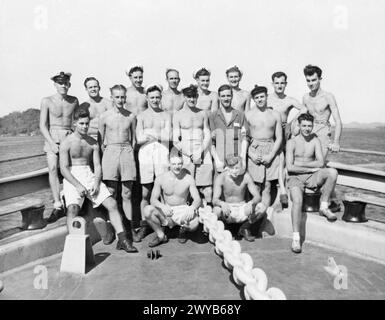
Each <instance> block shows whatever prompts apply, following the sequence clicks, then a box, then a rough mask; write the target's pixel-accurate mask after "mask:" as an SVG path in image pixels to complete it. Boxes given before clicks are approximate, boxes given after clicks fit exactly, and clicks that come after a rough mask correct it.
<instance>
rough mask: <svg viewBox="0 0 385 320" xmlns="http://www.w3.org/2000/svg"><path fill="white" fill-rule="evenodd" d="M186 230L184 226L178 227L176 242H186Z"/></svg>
mask: <svg viewBox="0 0 385 320" xmlns="http://www.w3.org/2000/svg"><path fill="white" fill-rule="evenodd" d="M187 240H188V239H187V231H186V230H185V228H183V227H180V229H179V234H178V242H179V243H186V242H187Z"/></svg>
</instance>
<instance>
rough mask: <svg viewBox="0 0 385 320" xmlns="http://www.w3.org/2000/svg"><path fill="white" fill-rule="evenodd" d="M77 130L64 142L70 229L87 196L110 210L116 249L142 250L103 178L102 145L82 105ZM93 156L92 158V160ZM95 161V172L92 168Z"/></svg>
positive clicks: (62, 155) (76, 117)
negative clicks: (91, 133)
mask: <svg viewBox="0 0 385 320" xmlns="http://www.w3.org/2000/svg"><path fill="white" fill-rule="evenodd" d="M74 121H75V122H74V125H75V132H74V133H73V134H71V135H69V136H68V137H67V138H66V139H65V140H64V141H63V142H62V144H61V145H60V157H59V158H60V168H61V172H62V175H63V177H64V180H63V192H64V197H65V200H66V205H67V226H68V229H69V228H70V226H71V224H72V220H73V218H75V217H76V216H77V215H78V214H79V211H80V208H81V207H82V205H83V202H84V198H85V197H87V198H88V199H89V200H90V201H91V202H92V204H93V207H94V208H96V207H98V206H100V205H103V206H104V207H105V208H106V209H107V210H108V213H109V217H110V221H111V224H112V225H113V226H114V228H115V230H116V232H117V236H118V239H119V241H118V243H117V245H116V249H118V250H125V251H126V252H138V250H137V249H136V248H135V247H134V246H132V242H131V241H130V240H128V238H127V235H126V232H125V230H124V228H123V224H122V220H121V217H120V214H119V211H118V206H117V203H116V201H115V199H114V198H113V197H112V196H111V194H110V192H109V191H108V189H107V187H106V186H105V185H104V183H102V182H101V179H102V169H101V164H100V154H99V146H98V143H97V142H96V140H95V139H93V138H91V137H90V136H89V135H87V131H88V127H89V124H90V114H89V112H88V110H85V109H83V108H79V109H77V110H76V111H75V114H74ZM91 159H92V160H91ZM92 164H93V167H94V172H92V171H91V165H92Z"/></svg>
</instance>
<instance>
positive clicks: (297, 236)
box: [293, 232, 300, 241]
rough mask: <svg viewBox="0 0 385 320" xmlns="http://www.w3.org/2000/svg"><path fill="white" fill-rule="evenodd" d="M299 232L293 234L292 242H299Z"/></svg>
mask: <svg viewBox="0 0 385 320" xmlns="http://www.w3.org/2000/svg"><path fill="white" fill-rule="evenodd" d="M299 239H300V237H299V232H293V240H298V241H299Z"/></svg>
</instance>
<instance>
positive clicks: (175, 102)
mask: <svg viewBox="0 0 385 320" xmlns="http://www.w3.org/2000/svg"><path fill="white" fill-rule="evenodd" d="M166 80H167V82H168V89H167V90H165V91H163V94H162V109H163V110H165V111H168V112H170V113H171V114H172V113H174V112H176V111H178V110H180V109H182V107H183V103H184V98H183V94H182V92H180V91H179V90H178V85H179V82H180V78H179V71H177V70H175V69H167V70H166Z"/></svg>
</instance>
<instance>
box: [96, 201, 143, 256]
mask: <svg viewBox="0 0 385 320" xmlns="http://www.w3.org/2000/svg"><path fill="white" fill-rule="evenodd" d="M102 205H103V206H104V207H105V208H106V209H107V210H108V215H109V217H110V221H111V224H112V225H113V227H114V228H115V230H116V233H117V235H118V239H119V241H118V243H117V245H116V248H117V249H118V250H121V249H123V250H125V251H126V252H138V249H137V248H135V247H134V246H133V245H132V242H131V241H130V240H129V238H128V237H127V234H126V232H125V230H124V227H123V223H122V218H121V216H120V213H119V209H118V205H117V203H116V200H115V199H114V198H112V197H108V198H107V199H106V200H104V201H103V203H102Z"/></svg>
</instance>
